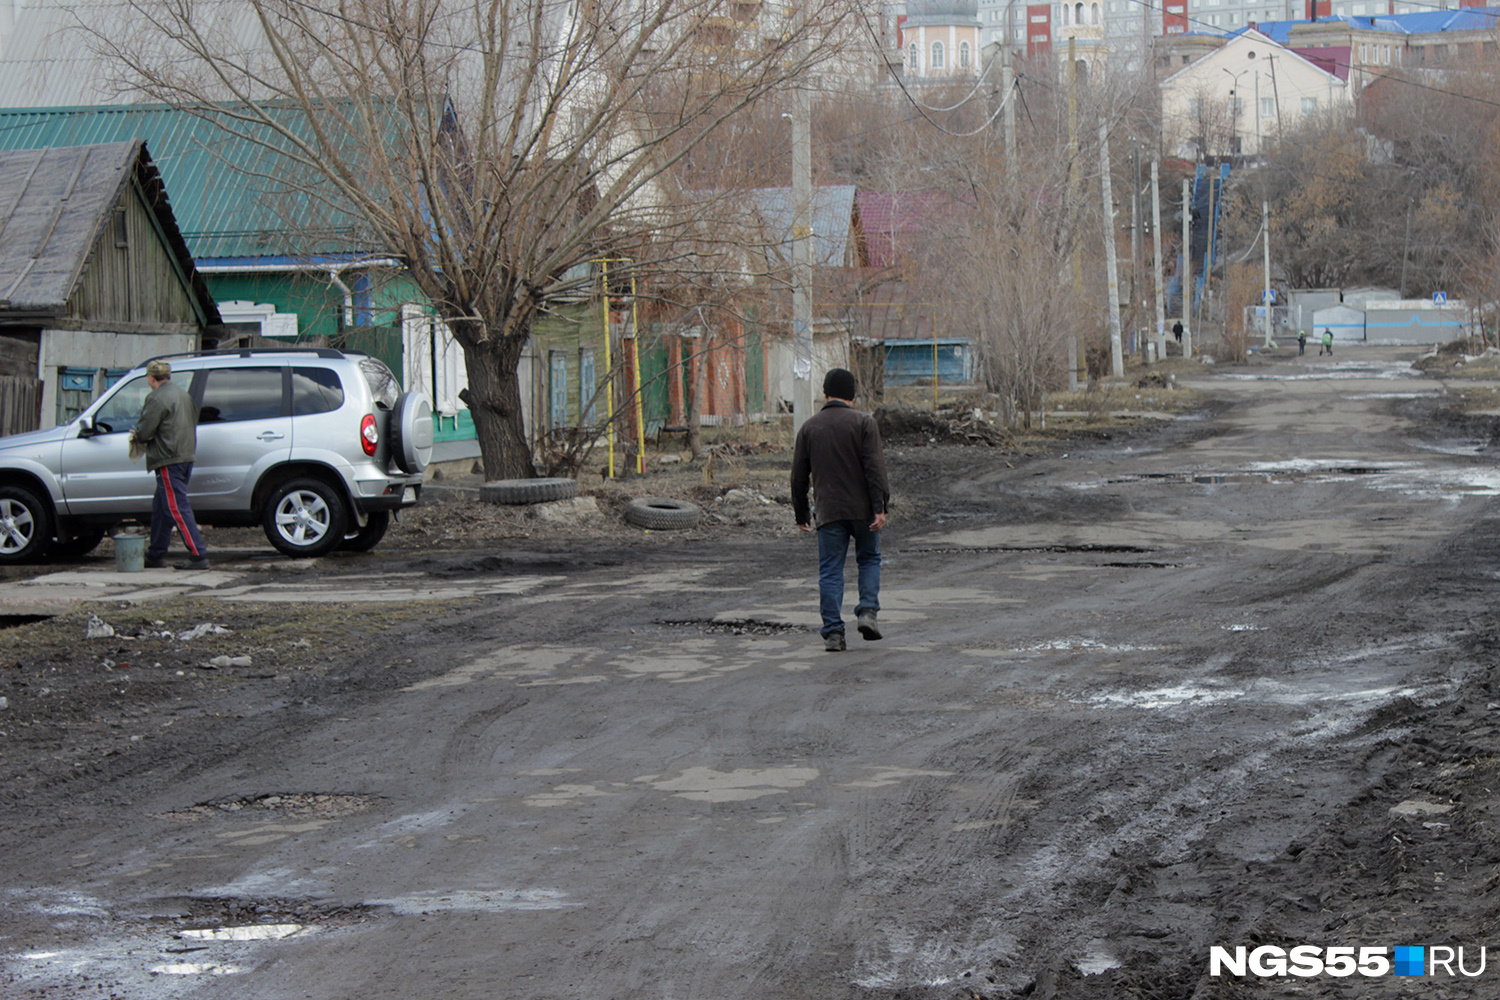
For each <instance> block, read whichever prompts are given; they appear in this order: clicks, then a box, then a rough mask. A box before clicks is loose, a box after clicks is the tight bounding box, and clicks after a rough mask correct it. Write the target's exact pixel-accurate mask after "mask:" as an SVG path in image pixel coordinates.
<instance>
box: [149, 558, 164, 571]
mask: <svg viewBox="0 0 1500 1000" xmlns="http://www.w3.org/2000/svg"><path fill="white" fill-rule="evenodd" d="M146 568H147V569H166V568H167V560H166V559H165V558H156V559H151V558H149V557H148V558H147V559H146Z"/></svg>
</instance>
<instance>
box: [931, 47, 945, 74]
mask: <svg viewBox="0 0 1500 1000" xmlns="http://www.w3.org/2000/svg"><path fill="white" fill-rule="evenodd" d="M931 66H932V68H933V69H942V68H943V43H942V42H933V43H932V64H931Z"/></svg>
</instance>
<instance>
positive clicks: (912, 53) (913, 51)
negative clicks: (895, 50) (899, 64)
mask: <svg viewBox="0 0 1500 1000" xmlns="http://www.w3.org/2000/svg"><path fill="white" fill-rule="evenodd" d="M906 70H907V72H909V73H915V72H916V71H917V44H916V43H915V42H913V43H912V44H911V45H910V47H908V48H907V50H906Z"/></svg>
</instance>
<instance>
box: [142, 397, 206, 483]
mask: <svg viewBox="0 0 1500 1000" xmlns="http://www.w3.org/2000/svg"><path fill="white" fill-rule="evenodd" d="M135 439H136V440H137V441H139V442H141V443H142V444H144V445H145V446H146V470H147V471H148V472H154V471H156V470H157V469H159V468H161V467H162V466H163V465H178V464H180V463H182V462H191V461H193V459H194V458H195V457H196V455H197V451H198V407H196V406H194V405H193V397H191V396H189V395H188V394H187V390H186V389H184V388H183V387H182V386H180V385H178V384H177V383H176V382H173V381H172V380H171V379H168V380H167V381H165V382H163V383H162V384H161V385H159V386H157V387H156V388H155V389H152V390H151V394H150V395H148V396H147V397H146V402H145V403H143V404H142V405H141V419H140V421H139V422H138V423H137V424H136V425H135Z"/></svg>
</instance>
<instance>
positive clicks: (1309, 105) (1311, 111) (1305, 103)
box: [1302, 97, 1318, 115]
mask: <svg viewBox="0 0 1500 1000" xmlns="http://www.w3.org/2000/svg"><path fill="white" fill-rule="evenodd" d="M1302 113H1303V114H1304V115H1315V114H1317V113H1318V99H1317V98H1316V97H1304V98H1302Z"/></svg>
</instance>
